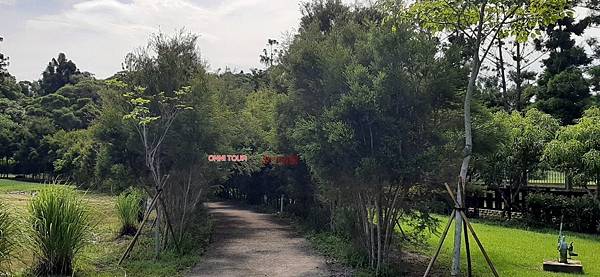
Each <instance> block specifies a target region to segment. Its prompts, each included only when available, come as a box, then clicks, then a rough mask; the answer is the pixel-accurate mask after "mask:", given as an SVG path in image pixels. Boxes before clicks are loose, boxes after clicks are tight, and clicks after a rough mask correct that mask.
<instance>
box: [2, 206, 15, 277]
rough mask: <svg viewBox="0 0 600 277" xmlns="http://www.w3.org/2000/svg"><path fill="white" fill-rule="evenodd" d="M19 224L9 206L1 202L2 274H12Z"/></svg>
mask: <svg viewBox="0 0 600 277" xmlns="http://www.w3.org/2000/svg"><path fill="white" fill-rule="evenodd" d="M17 234H18V230H17V224H16V222H15V218H14V217H13V216H12V215H11V214H10V213H9V212H8V207H7V206H6V205H5V204H4V203H0V276H9V275H10V274H11V270H10V265H11V259H12V258H13V257H14V256H13V254H14V250H15V246H16V245H17Z"/></svg>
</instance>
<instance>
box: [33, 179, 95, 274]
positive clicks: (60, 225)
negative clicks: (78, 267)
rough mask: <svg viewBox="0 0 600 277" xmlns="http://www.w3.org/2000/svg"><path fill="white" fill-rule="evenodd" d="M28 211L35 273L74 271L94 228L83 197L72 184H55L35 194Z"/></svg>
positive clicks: (69, 272)
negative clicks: (74, 266) (66, 185)
mask: <svg viewBox="0 0 600 277" xmlns="http://www.w3.org/2000/svg"><path fill="white" fill-rule="evenodd" d="M29 212H30V223H31V226H32V233H31V237H30V239H31V241H30V243H31V246H32V247H33V252H34V256H35V261H36V263H37V264H36V266H35V268H34V270H35V271H36V274H38V275H54V274H61V275H63V274H72V273H73V261H74V259H75V257H76V256H77V253H78V252H79V251H80V250H81V249H82V248H83V246H84V245H85V243H86V237H87V235H88V234H89V232H90V231H91V228H92V222H91V217H90V211H89V210H88V208H87V206H86V204H85V203H84V202H83V198H82V197H81V196H80V195H79V194H78V193H77V192H76V191H75V190H74V189H72V188H69V187H65V186H59V185H52V186H50V187H48V188H45V189H42V190H41V191H40V192H39V193H38V194H37V195H36V196H35V197H33V199H32V200H31V203H30V205H29Z"/></svg>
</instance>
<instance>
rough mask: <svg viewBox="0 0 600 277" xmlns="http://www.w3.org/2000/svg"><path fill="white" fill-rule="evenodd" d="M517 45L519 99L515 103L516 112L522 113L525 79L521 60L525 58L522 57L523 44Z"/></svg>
mask: <svg viewBox="0 0 600 277" xmlns="http://www.w3.org/2000/svg"><path fill="white" fill-rule="evenodd" d="M516 45H517V54H516V55H515V61H516V62H517V66H516V71H517V72H516V74H517V77H516V79H515V88H516V94H517V97H516V99H515V102H516V110H517V111H518V112H521V111H522V110H523V107H522V102H523V100H522V99H521V97H522V95H523V87H522V84H523V78H522V76H521V70H522V68H521V60H522V59H523V58H522V57H521V43H520V42H516Z"/></svg>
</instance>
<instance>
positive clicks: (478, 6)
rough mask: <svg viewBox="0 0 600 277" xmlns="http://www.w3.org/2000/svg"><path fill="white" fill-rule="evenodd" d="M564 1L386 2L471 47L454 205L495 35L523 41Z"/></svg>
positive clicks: (455, 266) (553, 17)
mask: <svg viewBox="0 0 600 277" xmlns="http://www.w3.org/2000/svg"><path fill="white" fill-rule="evenodd" d="M566 2H567V1H565V0H552V1H542V0H531V1H519V2H511V1H508V2H507V1H502V0H484V1H468V0H467V1H447V0H426V1H417V2H415V3H414V4H412V5H410V7H409V10H408V12H407V13H404V14H402V13H399V12H397V11H398V10H397V5H396V2H395V1H390V3H391V4H390V6H391V7H392V8H390V11H391V18H392V19H397V18H398V17H402V18H403V19H404V20H406V22H409V23H411V24H414V23H415V22H416V24H418V25H419V27H421V28H423V29H427V30H429V31H431V32H434V33H440V32H448V33H450V34H458V35H460V36H463V37H464V38H465V40H466V41H467V43H468V44H467V47H468V50H469V51H471V52H470V53H471V58H470V63H471V70H470V74H469V82H468V85H467V90H466V92H465V101H464V126H465V133H464V134H465V147H464V153H463V162H462V166H461V169H460V175H459V176H460V181H459V185H458V191H457V200H458V201H459V203H462V191H463V190H464V186H465V184H466V182H467V172H468V169H469V163H470V160H471V154H472V148H473V137H472V124H471V98H472V95H473V92H474V90H475V85H476V82H477V79H478V76H479V72H480V70H481V65H482V63H483V61H484V60H485V58H486V57H487V55H488V53H489V51H490V49H491V47H492V46H493V45H494V44H495V43H496V39H497V38H498V35H499V34H500V33H502V34H503V36H504V37H508V36H512V37H515V39H516V40H517V41H520V42H524V41H527V39H528V38H529V37H530V36H535V35H536V34H535V32H532V31H533V30H534V29H535V28H536V27H537V26H539V25H540V24H542V25H548V24H552V23H554V22H555V21H557V20H558V19H560V18H563V17H564V16H565V15H566V12H567V10H566V9H567V8H568V6H567V3H566ZM462 225H463V223H462V218H461V216H460V213H456V223H455V226H456V231H455V237H454V256H453V262H452V271H451V274H452V276H457V275H459V274H460V244H461V232H462Z"/></svg>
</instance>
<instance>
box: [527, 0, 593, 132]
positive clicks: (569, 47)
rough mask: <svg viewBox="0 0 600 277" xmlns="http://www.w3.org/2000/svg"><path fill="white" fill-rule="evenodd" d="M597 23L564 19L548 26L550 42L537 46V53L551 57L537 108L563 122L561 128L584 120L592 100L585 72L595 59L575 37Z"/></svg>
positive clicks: (546, 61)
mask: <svg viewBox="0 0 600 277" xmlns="http://www.w3.org/2000/svg"><path fill="white" fill-rule="evenodd" d="M573 5H575V4H573ZM595 21H599V22H600V18H596V17H595V16H593V15H591V16H586V17H585V18H583V19H581V20H576V19H575V18H572V17H564V18H562V19H560V20H558V21H557V22H556V23H555V24H551V25H549V26H546V27H545V28H544V29H545V32H546V34H547V35H548V39H547V40H546V41H544V42H541V41H539V42H538V43H537V45H536V46H537V48H538V49H546V50H547V51H548V52H549V56H548V58H546V59H544V60H543V63H544V66H545V69H544V72H543V74H542V76H541V77H540V79H539V81H538V89H537V90H536V92H535V97H536V98H535V102H536V103H535V106H536V107H538V108H539V109H540V110H542V111H544V112H546V113H549V114H551V115H553V116H555V117H557V118H558V119H560V121H561V123H562V124H571V123H573V120H575V119H577V118H579V117H581V115H582V112H583V110H584V109H585V106H586V105H587V104H588V103H587V102H588V100H589V98H590V96H591V95H590V90H589V84H588V82H587V80H586V79H585V78H584V71H583V70H582V69H583V67H585V66H587V65H589V64H590V63H591V62H592V59H591V58H590V57H589V56H588V54H587V53H586V50H585V49H584V48H583V47H582V46H579V45H576V41H575V39H574V38H573V36H581V35H583V33H584V31H585V30H586V29H587V28H588V27H589V26H591V25H592V24H593V23H594V22H595Z"/></svg>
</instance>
